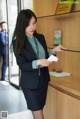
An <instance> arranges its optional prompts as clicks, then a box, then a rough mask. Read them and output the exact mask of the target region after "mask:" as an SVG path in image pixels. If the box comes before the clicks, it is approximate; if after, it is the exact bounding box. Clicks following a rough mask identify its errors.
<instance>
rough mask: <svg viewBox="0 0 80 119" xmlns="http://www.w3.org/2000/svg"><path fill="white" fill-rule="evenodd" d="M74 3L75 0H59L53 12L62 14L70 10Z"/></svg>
mask: <svg viewBox="0 0 80 119" xmlns="http://www.w3.org/2000/svg"><path fill="white" fill-rule="evenodd" d="M75 3H76V2H75V0H60V1H59V2H58V6H57V8H56V12H55V14H64V13H69V12H71V10H72V7H73V5H74V4H75Z"/></svg>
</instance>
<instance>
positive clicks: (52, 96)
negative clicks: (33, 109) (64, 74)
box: [44, 86, 56, 119]
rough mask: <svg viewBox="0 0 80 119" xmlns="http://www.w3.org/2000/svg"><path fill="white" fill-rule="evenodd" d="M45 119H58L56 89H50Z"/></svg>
mask: <svg viewBox="0 0 80 119" xmlns="http://www.w3.org/2000/svg"><path fill="white" fill-rule="evenodd" d="M44 117H45V119H56V89H54V88H52V87H50V86H49V87H48V94H47V101H46V105H45V107H44Z"/></svg>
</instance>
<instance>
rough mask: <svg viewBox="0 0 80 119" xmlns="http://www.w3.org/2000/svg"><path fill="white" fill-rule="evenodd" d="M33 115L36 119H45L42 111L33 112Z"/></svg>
mask: <svg viewBox="0 0 80 119" xmlns="http://www.w3.org/2000/svg"><path fill="white" fill-rule="evenodd" d="M32 114H33V117H34V119H44V116H43V111H42V110H38V111H32Z"/></svg>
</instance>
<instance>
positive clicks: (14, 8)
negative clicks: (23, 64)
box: [6, 0, 20, 87]
mask: <svg viewBox="0 0 80 119" xmlns="http://www.w3.org/2000/svg"><path fill="white" fill-rule="evenodd" d="M18 1H19V2H20V0H7V1H6V3H7V5H6V6H7V21H8V35H9V68H8V79H9V82H10V83H11V84H12V85H14V86H17V87H19V84H20V77H19V72H20V71H19V67H18V65H17V64H16V59H15V56H14V53H13V49H12V46H11V42H12V35H13V32H14V28H15V24H16V19H17V14H18V10H19V8H20V7H19V8H18V5H19V3H18Z"/></svg>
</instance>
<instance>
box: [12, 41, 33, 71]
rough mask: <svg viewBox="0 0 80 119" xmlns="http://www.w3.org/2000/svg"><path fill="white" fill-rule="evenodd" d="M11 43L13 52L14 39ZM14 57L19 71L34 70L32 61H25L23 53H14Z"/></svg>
mask: <svg viewBox="0 0 80 119" xmlns="http://www.w3.org/2000/svg"><path fill="white" fill-rule="evenodd" d="M12 44H13V51H14V54H15V47H16V40H14V41H13V42H12ZM15 57H16V62H17V65H18V66H19V68H20V69H21V71H33V70H35V69H33V67H32V61H27V60H26V59H25V56H24V55H16V54H15Z"/></svg>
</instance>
